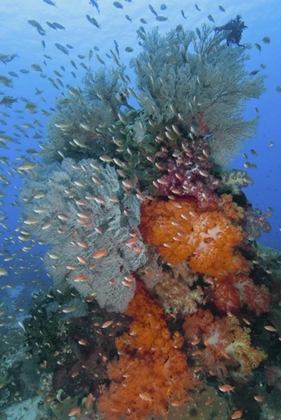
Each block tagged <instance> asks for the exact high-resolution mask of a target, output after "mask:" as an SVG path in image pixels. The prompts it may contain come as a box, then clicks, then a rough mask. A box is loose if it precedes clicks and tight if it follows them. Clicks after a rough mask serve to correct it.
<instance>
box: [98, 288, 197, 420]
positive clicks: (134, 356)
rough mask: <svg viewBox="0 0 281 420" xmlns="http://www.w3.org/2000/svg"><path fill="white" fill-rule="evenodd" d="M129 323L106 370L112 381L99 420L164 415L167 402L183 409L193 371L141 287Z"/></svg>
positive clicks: (180, 341) (101, 402) (180, 340)
mask: <svg viewBox="0 0 281 420" xmlns="http://www.w3.org/2000/svg"><path fill="white" fill-rule="evenodd" d="M126 314H127V315H130V316H131V317H132V318H133V321H132V323H131V325H130V330H129V332H128V333H127V334H123V335H122V336H120V337H118V338H117V339H116V346H117V349H118V353H119V360H118V361H114V362H112V363H110V364H109V365H108V375H109V378H110V379H111V383H110V387H109V389H108V390H106V389H104V390H103V394H102V396H101V397H100V398H99V400H98V409H99V413H100V416H101V418H102V419H109V418H110V419H111V420H119V419H120V418H124V419H126V420H141V419H144V418H146V416H147V415H148V414H149V413H151V414H152V413H153V414H155V415H157V414H160V415H161V414H162V415H163V416H164V417H165V416H166V414H167V408H168V404H169V403H174V404H177V405H181V404H184V402H185V401H186V400H187V390H188V389H189V388H190V386H191V381H192V379H191V372H190V371H189V369H188V366H187V363H186V357H185V355H184V353H182V352H181V351H180V348H181V347H182V344H183V338H182V337H181V335H180V334H179V333H178V332H175V333H174V336H173V338H171V335H170V332H169V330H168V329H167V327H166V324H165V321H164V319H163V311H162V309H160V308H159V307H158V306H157V305H156V304H155V303H154V302H153V300H152V299H151V298H149V297H148V295H147V293H146V292H145V290H144V288H143V286H142V285H139V286H138V289H137V293H136V295H135V297H134V299H133V300H132V301H131V302H130V304H129V306H128V309H127V311H126Z"/></svg>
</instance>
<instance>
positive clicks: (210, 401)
mask: <svg viewBox="0 0 281 420" xmlns="http://www.w3.org/2000/svg"><path fill="white" fill-rule="evenodd" d="M213 401H215V398H209V399H208V400H207V401H205V405H210V404H212V402H213Z"/></svg>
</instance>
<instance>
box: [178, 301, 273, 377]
mask: <svg viewBox="0 0 281 420" xmlns="http://www.w3.org/2000/svg"><path fill="white" fill-rule="evenodd" d="M190 326H192V327H190ZM183 329H184V331H185V337H186V339H187V340H188V342H189V340H190V339H191V338H192V335H193V334H195V337H197V338H198V339H200V338H201V339H202V340H203V344H204V348H203V349H202V350H196V351H193V352H192V354H193V357H195V358H198V357H199V359H200V363H202V364H203V365H204V366H206V368H207V369H208V371H209V372H210V373H211V374H212V375H216V376H218V377H219V378H222V377H225V376H226V375H227V374H228V373H229V374H230V375H231V376H232V377H233V378H235V379H236V380H237V381H239V382H246V381H248V380H249V379H251V377H252V370H253V369H254V368H256V367H257V366H258V365H259V364H260V363H261V362H262V361H263V360H264V359H265V358H266V354H265V353H264V352H263V351H261V350H259V349H255V348H252V347H251V340H250V329H248V328H242V327H240V325H239V320H238V319H237V318H236V317H235V316H234V315H233V316H227V317H223V318H219V317H213V315H212V314H211V312H210V311H209V310H205V311H204V310H202V309H201V310H199V311H198V313H197V314H193V315H187V317H186V318H185V322H184V324H183ZM193 339H194V335H193Z"/></svg>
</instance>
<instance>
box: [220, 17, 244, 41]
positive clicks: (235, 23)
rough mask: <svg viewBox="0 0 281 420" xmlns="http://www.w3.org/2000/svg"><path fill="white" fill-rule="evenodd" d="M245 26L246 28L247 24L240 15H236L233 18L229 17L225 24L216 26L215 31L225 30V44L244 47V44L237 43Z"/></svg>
mask: <svg viewBox="0 0 281 420" xmlns="http://www.w3.org/2000/svg"><path fill="white" fill-rule="evenodd" d="M245 28H247V26H245V25H244V22H242V21H241V16H240V15H237V16H236V18H235V19H231V20H230V21H229V22H227V24H226V25H223V26H217V27H216V28H215V31H225V38H226V42H227V45H230V44H236V45H238V46H239V47H244V45H243V44H239V42H240V40H241V37H242V32H243V30H244V29H245Z"/></svg>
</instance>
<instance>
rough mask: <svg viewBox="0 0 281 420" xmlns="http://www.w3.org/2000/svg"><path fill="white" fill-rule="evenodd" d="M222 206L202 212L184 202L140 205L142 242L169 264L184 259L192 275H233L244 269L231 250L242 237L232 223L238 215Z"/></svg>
mask: <svg viewBox="0 0 281 420" xmlns="http://www.w3.org/2000/svg"><path fill="white" fill-rule="evenodd" d="M222 203H223V204H224V205H222V206H221V207H218V209H217V210H215V211H205V212H204V211H202V210H200V209H199V208H198V206H197V204H196V202H195V201H193V200H190V199H186V198H178V199H177V200H162V199H159V198H157V199H155V200H153V201H148V200H147V201H145V202H143V203H142V205H141V225H140V231H141V233H142V235H143V240H144V242H146V243H147V244H150V245H154V246H156V247H157V248H158V252H159V253H160V255H161V256H162V257H163V258H164V259H165V260H166V261H167V262H168V263H170V264H178V263H180V262H182V261H184V260H186V259H187V260H188V261H189V265H190V267H191V269H192V270H193V272H201V273H205V274H208V275H211V276H215V277H221V276H223V275H225V274H226V273H229V272H237V271H238V270H239V269H240V268H241V267H242V266H243V265H245V260H244V258H243V257H242V256H241V255H240V254H239V253H237V252H235V250H234V247H235V246H237V245H238V244H239V243H241V241H242V239H243V233H242V229H241V227H240V226H238V225H236V226H235V225H234V224H233V222H232V220H233V219H236V220H237V219H238V218H239V217H240V214H239V216H238V212H237V211H236V208H235V206H234V205H233V203H230V202H229V200H228V199H224V200H223V201H222ZM224 207H225V209H226V210H227V214H228V216H229V217H227V216H226V215H225V213H224Z"/></svg>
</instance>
